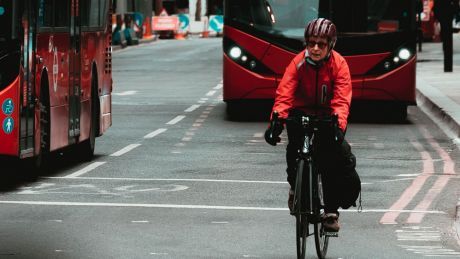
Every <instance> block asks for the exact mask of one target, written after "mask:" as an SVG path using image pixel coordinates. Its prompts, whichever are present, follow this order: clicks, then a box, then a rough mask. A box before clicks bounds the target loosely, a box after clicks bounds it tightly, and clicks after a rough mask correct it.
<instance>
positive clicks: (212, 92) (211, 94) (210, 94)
mask: <svg viewBox="0 0 460 259" xmlns="http://www.w3.org/2000/svg"><path fill="white" fill-rule="evenodd" d="M215 93H216V91H215V90H212V91H209V92H208V93H207V94H206V96H213V95H214V94H215Z"/></svg>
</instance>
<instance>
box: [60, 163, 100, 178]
mask: <svg viewBox="0 0 460 259" xmlns="http://www.w3.org/2000/svg"><path fill="white" fill-rule="evenodd" d="M105 163H106V162H93V163H91V164H89V165H88V166H86V167H84V168H82V169H80V170H78V171H76V172H74V173H71V174H69V175H67V176H64V177H63V178H76V177H79V176H81V175H84V174H86V173H88V172H90V171H92V170H94V169H96V168H97V167H99V166H101V165H103V164H105Z"/></svg>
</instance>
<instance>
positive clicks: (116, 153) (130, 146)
mask: <svg viewBox="0 0 460 259" xmlns="http://www.w3.org/2000/svg"><path fill="white" fill-rule="evenodd" d="M140 145H141V144H130V145H128V146H126V147H124V148H122V149H120V150H118V151H117V152H115V153H113V154H111V155H110V156H122V155H124V154H126V153H128V152H129V151H131V150H133V149H135V148H137V147H138V146H140Z"/></svg>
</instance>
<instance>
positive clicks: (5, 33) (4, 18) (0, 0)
mask: <svg viewBox="0 0 460 259" xmlns="http://www.w3.org/2000/svg"><path fill="white" fill-rule="evenodd" d="M12 20H13V15H12V1H8V0H6V1H5V0H0V24H11V21H12ZM12 29H13V27H12V26H0V43H3V42H6V41H9V40H11V39H12V38H13V37H12V35H11V33H12Z"/></svg>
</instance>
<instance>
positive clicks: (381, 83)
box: [363, 57, 416, 104]
mask: <svg viewBox="0 0 460 259" xmlns="http://www.w3.org/2000/svg"><path fill="white" fill-rule="evenodd" d="M415 66H416V59H415V57H413V58H412V59H411V60H409V61H408V62H407V63H406V64H404V65H403V66H401V67H399V68H397V69H395V70H393V71H391V72H390V73H388V74H385V75H383V76H379V77H375V78H365V79H364V83H363V98H364V99H366V100H377V101H397V102H403V103H407V104H415V103H416V100H415V69H416V67H415Z"/></svg>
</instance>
